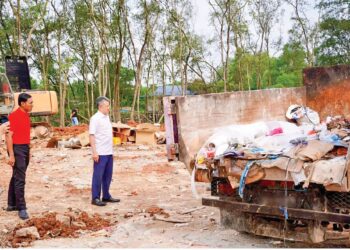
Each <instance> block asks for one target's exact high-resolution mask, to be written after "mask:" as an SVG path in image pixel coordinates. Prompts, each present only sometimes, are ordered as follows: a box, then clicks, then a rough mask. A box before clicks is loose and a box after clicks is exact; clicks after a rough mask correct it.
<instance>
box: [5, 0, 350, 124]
mask: <svg viewBox="0 0 350 250" xmlns="http://www.w3.org/2000/svg"><path fill="white" fill-rule="evenodd" d="M202 1H205V2H206V4H209V6H210V7H209V8H210V11H209V16H208V17H207V18H208V20H209V23H210V28H211V30H212V31H213V32H212V33H211V34H210V35H206V36H203V35H200V34H197V33H196V30H195V29H194V25H193V19H194V18H195V13H194V11H193V6H192V5H193V2H192V1H189V0H187V1H186V0H137V1H135V0H0V61H1V62H2V64H0V72H4V71H5V69H4V66H3V59H4V58H5V56H26V57H27V58H28V62H29V66H30V72H31V83H32V88H33V89H41V90H54V91H56V92H57V94H58V99H59V111H60V112H59V113H58V114H57V115H56V116H54V117H51V118H50V121H51V123H53V124H55V125H60V126H67V125H69V124H70V119H69V115H70V112H71V110H72V109H73V108H78V109H79V115H80V119H81V121H82V122H88V118H89V117H90V116H91V115H92V114H93V113H94V112H95V110H96V107H95V99H96V97H98V96H101V95H104V96H107V97H108V98H110V99H111V102H112V105H111V107H112V112H111V117H112V120H113V121H120V120H121V121H125V120H127V119H131V120H136V121H138V122H140V121H143V122H158V121H159V117H161V113H162V109H161V107H160V106H159V103H160V100H161V97H162V96H164V95H167V94H169V93H168V92H169V91H168V90H169V89H170V90H177V91H175V92H178V94H180V95H187V94H205V93H219V92H228V91H242V90H256V89H264V88H283V87H296V86H301V85H302V69H304V68H306V67H313V66H328V65H335V64H350V42H349V41H350V1H349V0H314V1H311V2H310V1H307V0H202ZM197 3H198V2H197ZM282 6H287V8H288V9H289V10H291V11H292V13H293V14H292V16H291V19H290V22H291V23H292V26H291V27H292V28H291V29H290V30H288V33H287V34H288V37H287V38H286V37H282V36H284V35H283V34H284V33H283V32H281V31H280V30H279V29H277V28H276V27H277V26H278V24H279V23H280V22H281V20H282V17H283V15H285V10H284V9H283V8H282ZM310 10H312V11H314V12H316V13H317V15H318V18H317V20H316V21H314V20H311V19H310V18H309V16H310V15H309V13H308V11H310ZM203 25H206V24H203ZM213 55H215V57H216V58H215V59H213ZM175 92H172V93H173V94H174V93H175ZM170 94H171V93H170ZM262 101H263V100H262Z"/></svg>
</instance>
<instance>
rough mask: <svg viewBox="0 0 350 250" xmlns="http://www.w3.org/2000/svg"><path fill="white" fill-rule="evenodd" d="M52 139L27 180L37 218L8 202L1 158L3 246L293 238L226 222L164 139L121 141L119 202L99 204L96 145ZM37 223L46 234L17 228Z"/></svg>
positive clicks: (274, 243) (252, 242)
mask: <svg viewBox="0 0 350 250" xmlns="http://www.w3.org/2000/svg"><path fill="white" fill-rule="evenodd" d="M46 143H47V141H36V142H34V143H33V148H32V151H31V155H32V158H31V163H30V165H29V168H28V171H27V183H26V200H27V206H28V212H29V215H30V217H31V220H29V221H27V222H23V221H21V220H20V219H19V218H18V216H17V213H16V212H6V211H4V210H3V208H5V207H6V205H7V190H8V183H9V180H10V176H11V172H12V171H11V168H10V167H9V166H8V165H5V164H4V163H3V160H1V162H2V163H1V175H0V207H1V209H0V247H11V246H12V247H26V246H30V247H40V248H41V247H44V248H49V247H50V248H51V247H62V248H63V247H67V248H68V247H79V248H80V247H89V248H97V247H98V248H100V247H103V248H129V247H131V248H139V247H142V248H143V247H147V248H149V247H157V248H169V247H171V248H178V247H181V248H198V247H205V248H228V247H229V248H235V247H249V248H255V247H284V246H289V247H293V246H294V245H293V244H292V245H291V243H286V245H285V244H284V243H283V242H281V241H278V240H273V239H270V238H264V237H256V236H252V235H249V234H242V233H238V232H236V231H235V230H232V229H225V228H223V227H222V226H220V219H219V210H218V209H216V208H211V207H203V206H202V205H201V200H200V199H195V198H194V196H193V195H192V192H191V183H190V174H189V173H188V171H187V170H186V168H185V166H184V165H183V164H182V163H181V162H168V161H167V158H166V152H165V145H157V146H144V145H139V146H138V145H124V146H116V147H115V154H114V155H115V157H114V159H115V161H114V173H113V181H112V184H111V188H110V191H111V194H112V195H113V197H117V198H120V199H121V202H120V203H116V204H113V203H110V204H108V205H107V206H105V207H96V206H93V205H91V204H90V201H91V191H90V185H91V178H92V160H91V153H90V148H89V147H87V148H82V149H66V148H64V149H58V148H46V147H45V145H46ZM207 187H208V185H202V184H197V185H196V188H197V191H198V193H199V194H201V195H203V196H208V195H209V194H210V192H209V191H208V190H207ZM57 215H62V216H63V215H64V216H68V218H70V220H71V223H73V221H74V223H75V224H74V225H75V226H72V225H73V224H72V225H71V226H69V227H68V226H67V225H66V226H64V225H63V224H62V223H60V222H58V221H56V220H55V218H57ZM55 216H56V217H55ZM50 223H51V224H50ZM68 223H69V220H68ZM79 223H80V224H79ZM33 225H34V226H36V227H38V229H39V230H38V231H39V234H40V239H34V238H29V239H19V238H18V237H16V236H15V233H16V230H18V229H20V228H23V227H28V226H33ZM299 246H300V245H299Z"/></svg>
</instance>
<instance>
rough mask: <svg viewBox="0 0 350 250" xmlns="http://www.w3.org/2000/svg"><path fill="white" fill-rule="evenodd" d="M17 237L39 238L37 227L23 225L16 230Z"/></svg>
mask: <svg viewBox="0 0 350 250" xmlns="http://www.w3.org/2000/svg"><path fill="white" fill-rule="evenodd" d="M16 236H17V237H29V238H33V239H37V240H38V239H40V235H39V232H38V229H37V228H36V227H25V228H21V229H19V230H17V231H16Z"/></svg>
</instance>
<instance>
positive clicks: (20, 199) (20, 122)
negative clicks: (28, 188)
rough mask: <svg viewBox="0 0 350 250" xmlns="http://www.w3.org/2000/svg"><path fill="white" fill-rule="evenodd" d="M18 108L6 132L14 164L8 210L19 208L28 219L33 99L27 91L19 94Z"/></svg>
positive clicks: (21, 213)
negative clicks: (27, 190)
mask: <svg viewBox="0 0 350 250" xmlns="http://www.w3.org/2000/svg"><path fill="white" fill-rule="evenodd" d="M18 106H19V107H18V108H17V109H16V110H15V111H14V112H12V113H11V114H10V115H9V121H10V129H9V132H8V133H7V134H6V144H7V151H8V153H9V161H8V163H9V165H10V166H12V178H11V181H10V185H9V190H8V207H7V209H6V210H7V211H16V210H18V216H19V217H20V218H21V219H23V220H26V219H28V218H29V216H28V213H27V207H26V201H25V197H24V192H25V184H26V171H27V167H28V164H29V159H30V156H29V154H30V148H29V145H30V118H29V112H30V111H31V110H32V108H33V99H32V97H31V95H29V94H27V93H21V94H20V95H19V96H18Z"/></svg>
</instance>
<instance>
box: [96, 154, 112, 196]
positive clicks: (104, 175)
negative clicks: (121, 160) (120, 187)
mask: <svg viewBox="0 0 350 250" xmlns="http://www.w3.org/2000/svg"><path fill="white" fill-rule="evenodd" d="M112 174H113V155H99V159H98V162H97V163H96V162H95V161H94V173H93V175H92V199H93V200H94V199H100V198H101V188H102V198H103V199H109V198H111V195H110V193H109V186H110V185H111V181H112Z"/></svg>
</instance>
